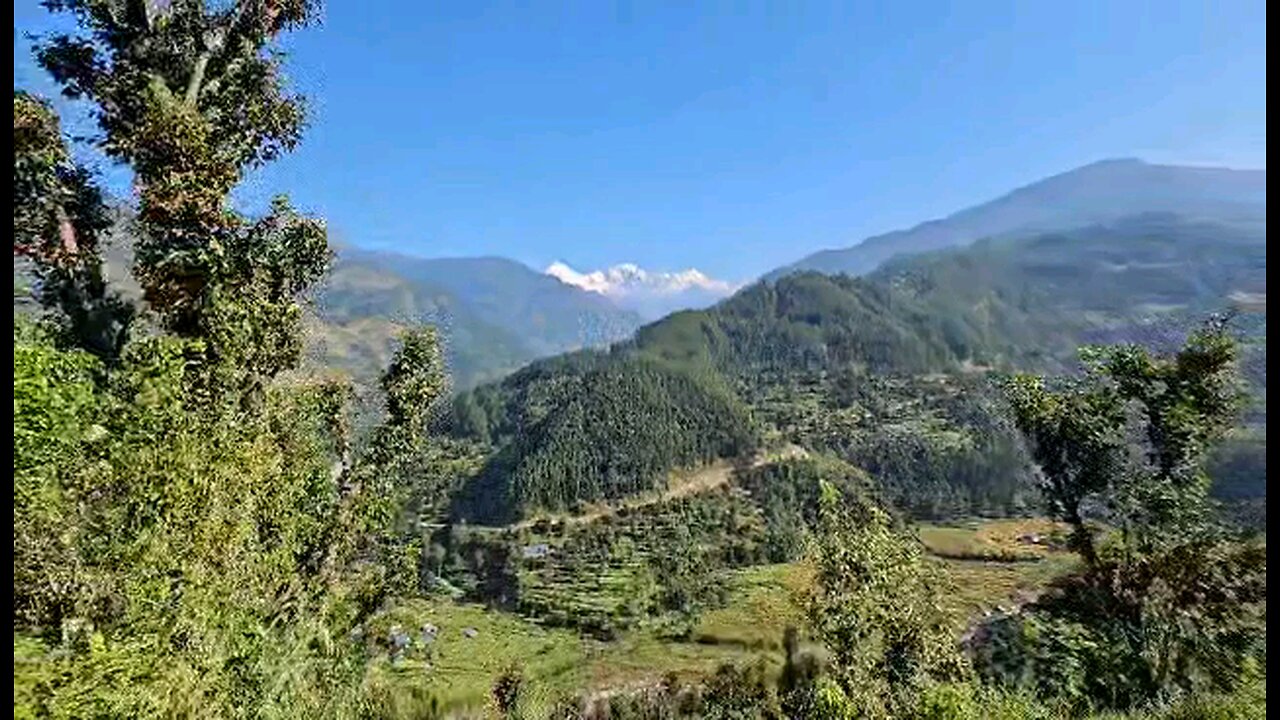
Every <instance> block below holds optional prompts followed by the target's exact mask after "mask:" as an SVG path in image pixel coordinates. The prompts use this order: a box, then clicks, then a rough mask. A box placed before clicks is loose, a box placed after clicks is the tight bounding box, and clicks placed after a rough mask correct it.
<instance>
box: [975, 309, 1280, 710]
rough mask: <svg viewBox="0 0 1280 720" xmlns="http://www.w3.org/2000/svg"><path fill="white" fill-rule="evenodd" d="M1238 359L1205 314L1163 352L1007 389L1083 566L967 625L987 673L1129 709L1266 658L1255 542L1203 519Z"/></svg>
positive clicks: (1232, 677) (1072, 700)
mask: <svg viewBox="0 0 1280 720" xmlns="http://www.w3.org/2000/svg"><path fill="white" fill-rule="evenodd" d="M1236 357H1237V351H1236V345H1235V343H1234V341H1233V340H1232V338H1231V337H1230V336H1229V335H1228V334H1227V331H1226V327H1225V325H1224V324H1223V323H1221V322H1214V323H1211V324H1210V325H1209V326H1208V327H1206V328H1205V329H1204V330H1202V331H1200V332H1198V333H1195V334H1193V335H1192V337H1191V338H1190V339H1189V340H1188V341H1187V344H1186V346H1185V347H1184V348H1183V349H1182V350H1181V351H1179V352H1178V353H1176V354H1174V355H1171V356H1155V355H1152V354H1151V353H1149V352H1148V351H1146V350H1143V349H1140V348H1136V347H1132V346H1128V347H1118V348H1111V349H1109V350H1101V351H1095V352H1094V353H1093V354H1092V355H1091V359H1092V360H1093V364H1092V365H1091V372H1090V374H1089V375H1087V376H1086V377H1085V378H1082V379H1078V380H1076V381H1073V382H1071V383H1068V384H1067V385H1066V386H1065V387H1064V388H1062V389H1060V390H1049V389H1046V387H1045V385H1044V383H1043V382H1042V381H1039V380H1037V379H1033V378H1022V379H1020V380H1017V381H1015V383H1014V384H1013V385H1012V386H1011V397H1012V400H1013V404H1014V407H1015V410H1016V411H1017V415H1018V422H1019V424H1020V426H1021V427H1023V428H1024V431H1025V432H1026V433H1027V434H1028V436H1029V438H1030V440H1031V441H1032V447H1033V453H1034V455H1035V457H1036V459H1037V460H1038V461H1039V462H1040V463H1041V465H1042V467H1043V469H1044V472H1045V474H1046V476H1047V481H1048V482H1047V490H1046V494H1047V495H1048V496H1049V497H1050V499H1051V500H1053V502H1054V503H1055V510H1056V511H1057V512H1059V513H1060V516H1061V517H1062V518H1063V519H1065V520H1067V521H1068V522H1071V523H1072V524H1073V526H1074V527H1075V532H1074V534H1073V541H1074V547H1075V548H1076V549H1077V550H1078V551H1079V552H1080V553H1081V555H1082V556H1083V557H1084V559H1085V561H1086V566H1085V568H1084V569H1083V570H1082V571H1081V572H1080V573H1078V574H1075V575H1072V576H1069V577H1068V578H1067V579H1065V580H1063V581H1061V582H1060V583H1059V584H1058V585H1057V587H1056V588H1055V589H1054V591H1053V592H1051V593H1049V594H1047V595H1046V596H1045V597H1044V598H1041V599H1040V600H1039V601H1037V602H1036V603H1035V604H1034V605H1033V606H1032V607H1031V608H1030V614H1029V615H1027V616H1026V617H1022V616H1014V617H1011V618H997V619H996V620H995V621H993V622H992V623H989V624H988V627H986V628H985V629H983V630H982V631H981V632H980V633H979V635H978V637H977V640H976V643H975V644H976V647H977V651H978V654H979V656H980V659H981V661H980V662H979V668H980V670H981V671H982V672H983V673H984V674H986V675H987V676H989V677H992V678H995V679H998V680H999V681H1001V682H1004V683H1007V684H1013V685H1015V686H1028V685H1029V686H1030V687H1031V688H1032V689H1034V690H1035V691H1036V692H1037V693H1038V694H1040V695H1041V696H1045V697H1053V698H1060V699H1062V700H1063V701H1065V702H1066V703H1068V704H1069V705H1071V706H1072V707H1075V708H1086V709H1087V708H1091V707H1104V708H1109V707H1120V708H1127V707H1133V706H1135V705H1140V704H1142V703H1146V702H1150V701H1152V700H1155V699H1166V698H1171V697H1180V696H1185V695H1188V694H1194V693H1199V692H1205V691H1211V690H1230V689H1232V688H1233V687H1235V686H1236V685H1237V684H1238V683H1239V681H1240V678H1241V677H1242V673H1243V672H1244V669H1245V668H1246V667H1247V666H1248V665H1249V664H1250V663H1251V662H1255V661H1257V660H1258V659H1260V658H1261V659H1263V660H1265V642H1266V640H1265V638H1266V549H1265V546H1264V545H1261V544H1258V543H1255V542H1251V541H1247V540H1246V541H1243V542H1242V541H1240V540H1239V539H1238V538H1235V537H1232V536H1230V535H1228V534H1226V533H1224V532H1223V531H1222V530H1221V529H1220V528H1219V527H1217V526H1216V525H1215V524H1214V523H1213V522H1212V520H1213V515H1212V513H1211V512H1210V510H1211V506H1210V504H1209V501H1208V488H1209V481H1208V476H1207V475H1206V473H1205V471H1204V468H1203V465H1204V460H1205V457H1206V456H1207V454H1208V453H1209V450H1210V449H1211V447H1212V444H1213V443H1214V442H1215V441H1216V440H1218V439H1219V438H1221V437H1222V436H1223V435H1224V434H1225V433H1226V431H1227V429H1228V428H1229V427H1230V424H1231V422H1232V421H1233V419H1234V417H1235V412H1236V410H1237V408H1238V407H1239V398H1240V390H1239V384H1238V382H1237V376H1236V367H1235V364H1236V363H1235V361H1236ZM1135 448H1136V449H1137V450H1138V451H1139V452H1137V453H1135V452H1132V451H1131V450H1132V449H1135ZM1135 454H1136V455H1138V457H1137V458H1136V459H1135V458H1134V457H1133V456H1134V455H1135ZM1086 509H1088V510H1089V511H1091V512H1094V513H1096V514H1097V516H1098V517H1100V518H1101V519H1103V520H1105V521H1106V522H1107V524H1108V525H1110V526H1112V527H1116V528H1118V530H1119V533H1118V536H1117V538H1116V542H1115V543H1112V544H1109V545H1105V546H1104V547H1103V548H1102V550H1101V551H1099V550H1098V549H1097V548H1096V547H1095V541H1094V538H1093V537H1092V531H1091V530H1090V529H1089V528H1088V527H1087V526H1086V525H1085V518H1084V516H1083V511H1085V510H1086Z"/></svg>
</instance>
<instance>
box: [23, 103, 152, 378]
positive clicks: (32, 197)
mask: <svg viewBox="0 0 1280 720" xmlns="http://www.w3.org/2000/svg"><path fill="white" fill-rule="evenodd" d="M108 225H109V219H108V217H107V212H106V207H105V206H104V204H103V200H102V193H101V191H100V190H99V189H98V187H97V186H96V185H95V184H94V182H93V179H92V176H91V174H90V173H89V171H88V170H87V169H85V168H84V167H82V166H80V165H78V164H76V163H75V162H74V161H73V160H72V159H71V155H70V152H69V151H68V149H67V146H66V143H65V142H64V141H63V138H62V132H61V129H60V127H59V123H58V118H57V116H56V115H55V114H54V112H53V109H52V108H50V107H49V105H48V104H47V103H45V102H43V101H41V100H39V99H37V98H35V97H33V96H31V95H28V94H27V93H24V92H21V91H15V92H14V94H13V254H14V256H15V257H24V258H29V259H31V260H32V261H34V267H35V271H36V274H37V279H38V281H39V291H38V297H39V300H40V302H41V304H43V305H44V306H45V307H47V308H50V309H56V310H59V311H60V313H59V314H58V315H57V316H56V321H57V322H58V323H59V324H60V325H61V326H62V330H63V333H64V335H65V336H66V337H67V338H68V339H69V341H70V342H71V343H72V344H74V345H78V346H80V347H83V348H85V349H87V350H89V351H91V352H93V353H94V354H96V355H98V356H99V357H102V358H104V359H106V360H109V361H113V360H114V359H115V358H116V357H117V356H118V354H119V352H120V348H121V346H122V345H123V343H124V339H125V335H126V330H127V328H128V325H129V322H130V320H131V319H132V317H133V308H132V307H131V306H130V305H129V304H128V303H126V302H124V301H122V300H121V299H120V298H118V297H116V296H115V295H114V294H112V293H110V292H109V291H108V290H107V285H106V279H105V278H104V277H103V273H102V257H101V252H100V248H99V238H100V235H101V234H102V232H103V230H104V229H105V228H106V227H107V226H108Z"/></svg>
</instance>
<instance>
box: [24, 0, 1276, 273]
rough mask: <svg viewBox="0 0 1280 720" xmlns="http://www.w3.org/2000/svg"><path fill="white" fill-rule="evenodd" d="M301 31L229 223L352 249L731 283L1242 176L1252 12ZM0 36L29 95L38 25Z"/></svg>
mask: <svg viewBox="0 0 1280 720" xmlns="http://www.w3.org/2000/svg"><path fill="white" fill-rule="evenodd" d="M693 5H698V6H700V9H697V10H694V9H692V6H693ZM437 6H439V7H437ZM535 7H536V9H533V8H535ZM325 12H326V19H325V23H324V25H323V27H320V28H314V29H311V30H308V31H305V32H304V33H302V34H299V35H296V36H294V37H293V38H291V39H290V41H289V46H290V49H291V51H292V55H291V59H290V72H291V75H292V76H293V77H294V78H295V79H296V81H297V84H298V85H299V86H300V87H301V89H303V90H304V91H306V92H307V93H309V94H310V95H311V96H312V98H313V114H312V126H311V129H310V131H309V132H308V134H307V136H306V139H305V141H304V144H303V146H302V147H301V148H300V149H299V150H298V151H297V152H296V153H295V154H294V155H293V156H291V157H289V158H288V159H286V160H284V161H282V162H280V163H278V164H277V165H275V166H273V167H272V168H270V169H268V170H266V171H264V172H261V173H259V174H258V175H256V176H255V177H254V178H252V179H251V181H250V184H249V187H247V188H245V189H244V190H243V191H242V193H241V198H242V201H243V202H244V203H245V204H246V205H250V206H252V205H255V204H257V203H259V202H260V201H261V200H262V198H265V197H268V196H269V195H270V194H272V193H274V192H276V191H284V192H287V193H289V194H290V195H291V196H293V198H294V199H295V201H296V202H297V203H299V204H300V205H302V206H303V207H306V208H308V209H310V210H312V211H315V212H318V213H322V214H323V215H325V216H326V217H327V218H328V219H329V221H330V227H331V229H332V231H333V233H334V236H335V237H336V238H337V239H339V240H341V241H343V242H347V243H351V244H357V245H363V246H369V247H378V248H391V249H397V250H401V251H406V252H412V253H414V254H421V255H479V254H495V255H505V256H508V257H513V258H515V259H518V260H521V261H524V262H526V263H529V264H531V265H533V266H535V267H542V266H544V265H545V264H547V263H548V262H550V261H551V260H554V259H564V260H566V261H568V262H570V263H571V264H573V265H576V266H578V267H581V268H593V267H597V266H602V265H607V264H613V263H617V262H623V261H631V262H636V263H639V264H641V265H644V266H647V267H653V268H658V269H676V268H683V267H687V266H696V267H698V268H701V269H703V270H704V271H706V272H708V273H711V274H714V275H717V276H721V277H727V278H730V279H746V278H749V277H752V276H754V275H756V274H759V273H761V272H764V271H767V270H769V269H770V268H772V267H775V266H777V265H780V264H782V263H785V262H788V261H791V260H794V259H797V258H799V257H800V256H802V255H805V254H807V253H808V252H811V251H813V250H817V249H820V248H824V247H835V246H847V245H850V244H853V243H854V242H856V241H858V240H860V239H862V238H864V237H866V236H867V235H870V234H874V233H877V232H883V231H886V230H891V229H895V228H898V227H902V226H907V225H911V224H914V223H916V222H919V221H922V220H926V219H929V218H932V217H937V216H940V215H944V214H947V213H950V212H952V211H954V210H957V209H960V208H962V207H964V206H967V205H971V204H974V203H976V202H980V201H982V200H985V199H988V198H990V197H993V196H995V195H997V194H1000V193H1002V192H1004V191H1007V190H1009V189H1011V188H1013V187H1015V186H1018V185H1021V184H1025V183H1026V182H1029V181H1032V180H1035V179H1038V178H1040V177H1043V176H1045V175H1049V174H1052V173H1056V172H1060V171H1063V170H1067V169H1070V168H1072V167H1075V166H1078V165H1082V164H1084V163H1087V162H1091V161H1094V160H1098V159H1101V158H1105V157H1118V156H1137V157H1142V158H1144V159H1147V160H1150V161H1156V162H1172V163H1190V164H1215V165H1228V166H1234V167H1265V166H1266V146H1267V140H1266V137H1267V136H1266V116H1267V115H1266V101H1267V95H1266V68H1265V62H1266V7H1265V3H1264V2H1262V1H1261V0H1258V1H1251V2H1231V1H1226V2H1202V3H1189V2H1178V1H1173V0H1166V1H1164V2H1153V3H1142V2H1135V1H1131V0H1124V1H1122V2H1050V1H1048V0H1045V1H1041V0H1028V1H1027V2H1022V3H993V2H959V3H954V2H953V3H932V2H856V3H838V4H831V5H829V4H825V3H802V2H772V3H767V4H766V3H748V2H735V3H729V2H705V3H687V2H678V3H671V4H669V5H664V4H660V3H656V2H627V3H619V4H616V5H615V4H611V3H606V2H598V1H591V2H583V3H579V4H576V5H572V6H570V5H562V4H560V3H554V2H540V3H510V4H493V5H490V4H484V3H474V2H459V3H436V2H418V1H416V0H405V1H403V2H387V1H385V0H360V1H352V0H346V1H333V2H330V3H329V5H328V7H327V8H326V11H325ZM14 26H15V27H14V33H15V42H16V48H15V69H14V83H15V85H22V86H24V87H28V88H34V89H36V90H45V91H47V89H48V85H47V84H46V83H45V82H44V81H43V80H42V79H40V77H39V76H38V73H37V71H36V70H35V69H34V68H33V66H32V64H31V62H30V61H29V60H27V59H26V57H25V49H24V48H25V45H26V43H25V41H23V40H22V38H21V37H20V36H19V33H22V32H25V31H31V30H40V29H42V28H46V27H48V21H47V20H46V19H45V18H44V16H43V11H41V10H40V9H39V7H38V5H37V3H36V2H35V0H15V5H14ZM113 177H118V173H117V174H115V175H113Z"/></svg>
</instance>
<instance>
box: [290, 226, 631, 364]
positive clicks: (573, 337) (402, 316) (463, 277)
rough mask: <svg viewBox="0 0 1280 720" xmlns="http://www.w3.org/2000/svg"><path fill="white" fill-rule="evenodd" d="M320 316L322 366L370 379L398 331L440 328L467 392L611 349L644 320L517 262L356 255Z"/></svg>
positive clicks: (348, 254)
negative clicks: (557, 358) (531, 367)
mask: <svg viewBox="0 0 1280 720" xmlns="http://www.w3.org/2000/svg"><path fill="white" fill-rule="evenodd" d="M316 316H317V318H316V319H317V322H315V323H314V324H313V329H314V332H313V337H314V338H315V346H314V348H313V350H314V351H313V358H314V360H315V361H317V362H320V363H322V364H325V365H331V366H338V367H345V368H347V369H349V370H352V371H353V372H356V373H357V374H365V375H367V374H368V373H370V372H375V371H376V370H377V369H378V368H380V367H382V365H383V362H381V361H385V359H386V358H387V357H388V356H389V353H390V349H391V347H392V345H393V344H394V339H395V335H396V334H397V333H398V332H399V331H400V329H402V328H404V327H407V326H411V325H421V324H432V325H436V326H437V327H439V328H440V330H441V333H442V335H443V336H444V340H445V348H446V353H447V356H448V360H449V362H450V369H451V371H452V376H453V380H454V383H455V384H456V385H458V386H461V387H467V386H470V385H474V384H475V383H477V382H481V381H484V380H488V379H494V378H497V377H499V376H501V375H503V374H505V373H507V372H510V371H512V370H515V369H516V368H518V367H520V366H521V365H524V364H526V363H528V362H530V361H531V360H534V359H535V358H539V357H543V356H546V355H554V354H556V353H560V352H567V351H570V350H576V349H578V348H583V347H592V346H597V345H607V344H609V343H610V342H613V341H616V340H619V339H621V338H624V337H627V336H628V335H630V334H631V333H632V332H633V331H634V330H635V328H636V327H637V326H638V325H639V323H640V320H639V317H638V316H636V315H635V314H633V313H631V312H628V311H625V310H621V309H619V308H617V307H616V306H614V305H613V304H612V303H611V302H610V301H609V300H608V299H607V298H604V297H601V296H600V295H598V294H595V293H591V292H587V291H584V290H581V289H579V288H575V287H571V286H568V285H565V284H564V283H561V282H560V281H558V280H556V279H555V278H551V277H548V276H546V275H543V274H542V273H538V272H536V271H534V270H532V269H530V268H528V267H525V266H524V265H521V264H520V263H517V262H514V261H511V260H505V259H502V258H446V259H423V258H415V257H409V256H403V255H395V254H390V253H378V252H371V251H367V250H354V249H344V250H342V251H340V252H339V253H338V257H337V259H336V260H335V262H334V264H333V268H332V270H331V271H330V275H329V278H328V279H327V280H326V282H325V284H324V286H323V287H322V288H321V290H320V292H319V293H318V294H317V296H316ZM375 361H378V362H375Z"/></svg>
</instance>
